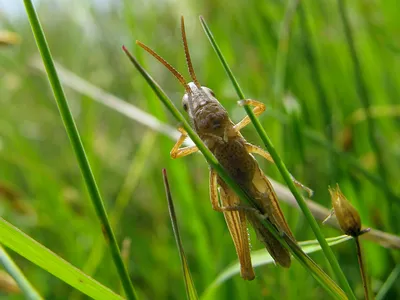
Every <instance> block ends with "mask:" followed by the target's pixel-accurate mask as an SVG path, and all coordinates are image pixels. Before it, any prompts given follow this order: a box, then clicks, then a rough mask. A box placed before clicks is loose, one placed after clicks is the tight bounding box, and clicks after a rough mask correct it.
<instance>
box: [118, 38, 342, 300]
mask: <svg viewBox="0 0 400 300" xmlns="http://www.w3.org/2000/svg"><path fill="white" fill-rule="evenodd" d="M123 50H124V51H125V53H126V55H127V56H128V58H129V59H130V61H131V62H132V64H133V65H134V66H135V67H136V69H137V70H138V71H139V72H140V74H141V75H142V76H143V77H144V79H145V80H146V81H147V83H148V84H149V86H150V87H151V88H152V89H153V91H154V93H155V94H156V95H157V97H158V98H159V99H160V101H161V102H162V103H163V104H164V105H165V106H166V107H167V109H168V110H169V111H170V113H171V114H172V115H173V116H174V117H175V118H176V119H177V120H178V121H179V122H180V123H181V124H182V126H183V128H184V129H185V130H186V132H187V133H188V136H189V137H190V138H191V139H192V141H193V142H194V143H195V144H196V146H197V147H198V148H199V150H200V151H201V153H202V154H203V155H204V158H205V159H206V160H207V162H208V164H209V165H210V167H211V168H213V169H214V170H215V171H216V172H217V173H218V175H219V176H220V177H221V178H222V180H223V181H224V182H225V183H226V184H227V185H228V186H229V187H230V188H231V189H232V190H233V191H235V193H236V194H237V195H238V196H239V197H240V199H241V200H242V201H244V202H245V203H248V204H250V205H252V206H253V207H254V208H256V209H259V208H258V207H257V204H256V202H255V201H254V199H252V198H251V197H249V196H248V195H247V194H246V192H245V191H244V190H242V189H241V188H240V187H239V186H238V185H237V184H236V182H235V181H234V180H232V178H231V177H230V176H229V175H228V174H227V172H226V171H225V170H224V169H223V168H222V166H221V165H220V164H219V162H218V160H217V159H216V158H215V157H214V155H213V154H212V153H211V152H210V150H209V149H208V148H207V147H206V146H205V145H204V143H203V141H202V140H201V139H200V137H199V136H198V135H197V133H196V132H195V131H194V130H193V129H192V127H191V126H190V125H189V123H188V122H187V121H186V119H185V118H184V117H183V115H182V114H181V113H180V112H179V110H178V109H177V108H176V107H175V105H174V104H173V103H172V101H171V99H169V98H168V96H167V95H166V94H165V92H164V91H163V90H162V89H161V88H160V87H159V85H158V84H157V83H156V82H155V81H154V79H153V78H152V77H151V76H150V75H149V74H148V73H147V72H146V71H145V70H144V69H143V67H142V66H141V65H140V64H139V63H138V61H137V60H136V58H135V57H133V55H132V54H131V53H129V51H128V50H127V49H126V48H125V46H123ZM260 221H261V222H262V224H263V225H264V226H265V227H266V228H267V229H268V230H269V231H270V232H271V233H272V234H273V235H274V237H275V238H276V239H277V240H278V241H280V242H281V243H282V245H284V247H285V248H287V249H288V250H290V251H291V252H292V253H293V255H294V256H295V257H296V258H297V259H298V260H299V262H300V263H302V265H303V266H304V267H305V268H306V269H307V270H309V271H310V273H311V274H312V276H314V277H315V278H317V281H318V282H320V283H321V285H322V287H324V288H325V289H326V290H327V291H328V292H329V293H330V294H331V295H332V296H333V297H334V298H336V299H345V298H346V295H345V294H344V293H343V291H342V290H341V289H340V287H339V286H338V285H337V284H336V283H335V282H334V281H333V280H332V279H331V278H330V277H329V276H327V275H326V274H325V273H324V272H323V271H322V270H321V269H320V268H319V267H318V265H316V264H315V263H314V262H313V261H312V260H311V258H310V257H308V256H307V255H306V254H305V253H303V252H302V251H301V249H300V248H299V249H300V251H298V249H297V248H298V246H293V244H292V245H290V246H289V245H288V244H287V241H286V239H284V238H283V237H282V236H281V235H280V233H278V232H277V231H276V227H275V226H274V225H272V224H271V223H270V222H269V221H268V220H266V219H260ZM291 247H292V248H296V247H297V248H296V249H291ZM305 262H306V263H305ZM309 265H314V266H315V267H314V268H311V267H309ZM317 270H318V271H317ZM321 274H323V276H322V275H321Z"/></svg>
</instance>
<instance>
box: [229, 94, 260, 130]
mask: <svg viewBox="0 0 400 300" xmlns="http://www.w3.org/2000/svg"><path fill="white" fill-rule="evenodd" d="M238 103H239V105H240V106H243V105H251V106H254V108H253V113H254V114H255V115H256V116H259V115H261V114H262V113H263V112H264V111H265V105H264V103H262V102H259V101H256V100H252V99H246V100H241V101H239V102H238ZM250 122H251V120H250V117H249V116H245V117H244V118H243V120H241V121H240V122H239V123H237V124H236V125H235V127H234V129H235V131H236V132H238V131H240V130H241V129H242V128H243V127H245V126H246V125H248V124H249V123H250Z"/></svg>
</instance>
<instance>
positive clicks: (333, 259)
mask: <svg viewBox="0 0 400 300" xmlns="http://www.w3.org/2000/svg"><path fill="white" fill-rule="evenodd" d="M200 22H201V24H202V26H203V29H204V32H205V33H206V35H207V37H208V39H209V41H210V43H211V45H212V47H213V48H214V50H215V52H216V53H217V56H218V58H219V60H220V61H221V64H222V65H223V67H224V69H225V71H226V73H227V74H228V77H229V78H230V80H231V81H232V84H233V86H234V88H235V90H236V92H237V94H238V96H239V99H240V100H243V99H246V97H245V95H244V93H243V91H242V89H241V88H240V86H239V83H238V82H237V80H236V78H235V76H234V75H233V73H232V71H231V69H230V68H229V66H228V63H227V62H226V60H225V58H224V56H223V54H222V52H221V50H220V49H219V47H218V45H217V43H216V41H215V39H214V36H213V35H212V33H211V31H210V29H209V28H208V26H207V24H206V22H205V20H204V19H203V17H200ZM244 109H245V110H246V113H247V115H248V116H249V118H250V120H251V122H252V123H253V125H254V127H255V129H256V131H257V133H258V134H259V136H260V138H261V140H262V141H263V143H264V145H265V147H266V148H267V150H268V152H269V153H270V154H271V156H272V158H273V160H274V162H275V165H276V166H277V168H278V170H279V172H280V173H281V175H282V177H283V179H284V180H285V182H286V184H287V185H288V187H289V189H290V191H291V192H292V194H293V196H294V197H295V198H296V201H297V203H298V204H299V206H300V208H301V210H302V212H303V214H304V216H305V218H306V219H307V221H308V223H309V224H310V227H311V229H312V230H313V232H314V234H315V236H316V238H317V240H318V241H319V243H320V245H321V247H322V250H323V253H324V255H325V257H326V259H327V260H328V262H329V264H330V265H331V267H332V270H333V272H334V273H335V275H336V277H337V278H338V279H339V282H340V283H341V285H342V286H343V287H344V289H345V291H346V295H347V296H348V297H349V298H351V299H356V298H355V296H354V294H353V291H352V289H351V287H350V285H349V282H348V281H347V278H346V276H345V275H344V273H343V271H342V269H341V268H340V265H339V263H338V261H337V259H336V257H335V255H334V254H333V252H332V250H331V249H330V247H329V246H328V244H327V242H326V241H325V238H324V235H323V234H322V232H321V230H320V228H319V226H318V223H317V221H316V220H315V218H314V217H313V215H312V213H311V211H310V209H309V208H308V206H307V204H306V202H305V200H304V198H303V197H302V196H301V194H300V192H299V191H298V190H297V188H296V187H295V185H294V183H293V181H292V179H291V176H290V173H289V171H288V170H287V168H286V166H285V164H284V163H283V161H282V159H281V158H280V157H279V155H278V153H277V152H276V150H275V148H274V146H273V144H272V142H271V140H270V139H269V137H268V135H267V133H266V132H265V130H264V128H263V127H262V125H261V123H260V121H259V120H258V119H257V117H256V116H255V115H254V113H253V111H252V109H251V108H250V107H249V106H248V105H244Z"/></svg>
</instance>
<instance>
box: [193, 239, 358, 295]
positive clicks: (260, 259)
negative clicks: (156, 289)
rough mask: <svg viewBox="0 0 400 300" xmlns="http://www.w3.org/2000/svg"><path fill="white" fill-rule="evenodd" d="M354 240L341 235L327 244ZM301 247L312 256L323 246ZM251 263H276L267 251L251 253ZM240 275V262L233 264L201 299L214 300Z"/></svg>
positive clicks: (306, 243)
mask: <svg viewBox="0 0 400 300" xmlns="http://www.w3.org/2000/svg"><path fill="white" fill-rule="evenodd" d="M350 239H352V237H350V236H347V235H341V236H338V237H333V238H328V239H327V242H328V244H329V246H334V245H337V244H340V243H343V242H345V241H348V240H350ZM299 245H300V247H301V248H302V250H303V251H304V253H307V254H310V253H313V252H317V251H320V250H321V246H320V245H319V243H318V241H317V240H313V241H304V242H299ZM251 261H252V264H253V267H255V268H257V267H259V266H264V265H268V264H271V263H274V259H273V258H272V257H271V255H270V254H269V253H268V252H267V251H265V249H260V250H256V251H252V252H251ZM237 274H240V264H239V261H236V262H234V263H232V264H231V265H230V266H228V267H227V268H226V269H225V270H223V271H222V272H221V273H220V274H219V275H218V276H217V278H216V279H215V280H214V281H213V282H212V283H211V284H210V285H209V286H208V287H207V288H206V290H205V291H204V293H203V294H202V295H201V297H200V298H201V299H212V298H213V297H212V295H213V293H214V291H215V290H216V289H217V288H218V287H220V286H221V285H222V284H223V283H224V282H225V281H227V280H228V279H230V278H232V277H233V276H235V275H237Z"/></svg>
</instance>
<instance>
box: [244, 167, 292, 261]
mask: <svg viewBox="0 0 400 300" xmlns="http://www.w3.org/2000/svg"><path fill="white" fill-rule="evenodd" d="M252 184H253V186H252V189H251V194H252V196H253V198H254V199H255V200H256V201H257V202H258V205H259V207H260V208H261V209H262V214H263V215H264V216H265V217H267V218H268V220H270V221H271V223H272V224H273V225H275V227H276V228H277V229H278V231H280V232H284V233H285V234H286V235H287V236H289V237H290V238H291V239H292V240H293V241H296V239H295V238H294V236H293V234H292V232H291V231H290V228H289V225H288V224H287V222H286V220H285V216H284V215H283V213H282V210H281V208H280V207H279V203H278V200H277V196H276V194H275V191H274V189H273V188H272V185H271V182H270V181H269V180H268V178H267V177H266V176H265V175H264V173H263V171H262V170H261V169H260V167H259V166H258V165H257V168H256V172H255V174H254V177H253V181H252ZM247 217H248V219H249V221H250V223H251V224H252V226H253V227H254V230H255V231H256V233H257V237H258V238H259V239H260V240H261V241H262V242H263V243H264V245H265V247H266V248H267V250H268V252H269V253H270V254H271V256H272V257H273V258H274V260H275V261H276V262H277V263H278V264H279V265H281V266H282V267H286V268H288V267H290V262H291V261H290V253H289V251H288V250H287V249H286V248H285V247H283V245H282V244H281V243H280V242H279V241H278V240H277V239H276V238H275V237H274V236H273V235H272V234H271V233H270V232H269V230H268V229H266V228H265V227H264V226H263V225H262V223H261V222H260V220H259V219H258V218H257V216H256V215H255V214H254V213H247Z"/></svg>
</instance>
